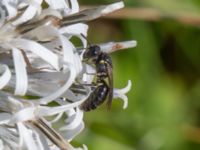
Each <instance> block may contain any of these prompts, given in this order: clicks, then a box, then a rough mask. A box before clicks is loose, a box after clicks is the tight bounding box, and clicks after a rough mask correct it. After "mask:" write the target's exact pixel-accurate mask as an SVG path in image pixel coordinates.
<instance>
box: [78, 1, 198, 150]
mask: <svg viewBox="0 0 200 150" xmlns="http://www.w3.org/2000/svg"><path fill="white" fill-rule="evenodd" d="M112 2H113V1H111V0H101V1H92V0H84V1H83V0H82V1H81V4H85V5H88V4H91V5H92V4H105V3H106V4H108V3H112ZM125 4H126V6H127V7H132V8H134V7H138V6H140V7H143V6H144V7H147V6H148V7H153V8H156V9H159V10H161V11H162V12H165V13H167V14H171V15H176V14H177V12H180V11H182V12H184V11H189V12H191V13H192V14H193V13H195V14H198V15H199V16H200V1H199V0H167V1H166V0H125ZM89 24H90V30H89V39H90V41H93V42H94V43H101V42H106V41H113V40H114V41H123V40H130V39H134V40H137V41H138V46H137V48H134V49H129V50H124V51H120V52H116V53H113V54H112V58H113V62H114V70H113V72H114V85H115V87H119V88H120V87H123V86H125V85H126V83H127V80H128V79H131V80H132V82H133V87H132V90H131V91H130V92H129V93H128V97H129V107H128V108H127V109H126V110H122V102H121V101H118V100H114V101H113V106H112V109H111V110H110V111H107V110H106V109H105V106H102V107H100V108H99V109H97V110H95V111H92V112H88V113H86V115H85V124H86V129H85V130H84V131H83V132H82V134H81V135H80V136H78V137H77V138H76V143H77V144H78V145H79V144H80V143H85V144H86V145H88V148H89V149H90V150H102V149H103V150H122V149H123V150H199V149H200V117H199V115H200V29H199V27H197V26H196V27H193V26H189V25H186V24H181V23H179V22H178V21H176V20H171V19H167V18H165V19H162V20H159V21H157V22H148V21H145V20H143V21H141V20H140V21H139V20H135V19H121V20H120V19H115V20H112V19H99V20H96V21H93V22H90V23H89Z"/></svg>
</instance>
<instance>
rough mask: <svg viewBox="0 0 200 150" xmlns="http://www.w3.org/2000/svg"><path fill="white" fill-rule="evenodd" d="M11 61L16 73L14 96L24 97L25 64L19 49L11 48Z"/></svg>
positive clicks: (26, 85) (25, 86)
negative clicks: (12, 60)
mask: <svg viewBox="0 0 200 150" xmlns="http://www.w3.org/2000/svg"><path fill="white" fill-rule="evenodd" d="M12 53H13V59H14V65H15V72H16V87H15V95H22V96H23V95H25V94H26V91H27V88H28V76H27V72H26V63H25V61H24V57H23V55H22V52H21V51H20V50H19V49H16V48H13V49H12Z"/></svg>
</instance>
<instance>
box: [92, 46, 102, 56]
mask: <svg viewBox="0 0 200 150" xmlns="http://www.w3.org/2000/svg"><path fill="white" fill-rule="evenodd" d="M100 51H101V50H100V47H99V46H97V45H94V46H92V47H91V52H92V55H93V56H96V55H98V54H99V53H100Z"/></svg>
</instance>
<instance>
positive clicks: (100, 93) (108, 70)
mask: <svg viewBox="0 0 200 150" xmlns="http://www.w3.org/2000/svg"><path fill="white" fill-rule="evenodd" d="M82 36H83V37H84V38H86V37H85V36H84V35H82ZM88 43H89V42H88ZM83 58H84V59H85V60H86V62H89V61H91V62H92V63H93V64H94V66H95V68H96V83H95V84H96V88H95V89H94V91H93V92H92V94H91V95H90V96H89V97H88V99H87V100H86V101H85V102H84V103H83V104H82V105H81V106H80V108H81V109H82V110H84V111H90V110H93V109H96V108H97V107H98V106H99V105H101V104H102V103H103V102H104V101H105V100H106V99H107V98H108V101H107V106H108V108H110V107H111V104H112V99H113V73H112V70H113V65H112V59H111V57H110V56H109V55H108V54H107V53H105V52H102V51H101V48H100V46H98V45H91V44H90V43H89V47H88V48H87V50H86V51H85V53H84V54H83ZM106 79H108V83H106Z"/></svg>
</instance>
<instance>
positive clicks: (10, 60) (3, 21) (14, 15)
mask: <svg viewBox="0 0 200 150" xmlns="http://www.w3.org/2000/svg"><path fill="white" fill-rule="evenodd" d="M44 5H45V6H46V8H44V7H43V6H44ZM123 6H124V5H123V2H117V3H114V4H110V5H107V6H100V7H98V8H92V9H88V10H83V11H79V5H78V2H77V0H56V1H55V0H1V1H0V89H1V91H0V149H2V150H13V149H14V150H16V149H27V150H57V149H63V150H72V149H76V148H74V147H73V146H72V145H70V144H69V142H70V141H71V140H72V139H73V138H74V137H75V136H76V135H77V134H79V133H80V131H81V130H82V129H83V128H84V122H83V111H82V110H80V109H79V106H80V104H82V103H83V102H84V101H85V100H87V98H88V96H89V95H90V94H91V92H92V91H91V88H90V86H86V85H85V84H91V83H92V81H93V78H94V76H93V75H88V74H87V73H88V72H91V71H93V72H94V71H95V68H93V67H92V66H90V65H88V64H85V63H84V62H83V61H82V59H83V53H84V51H85V50H86V47H87V41H86V39H85V38H84V37H83V36H85V37H87V30H88V25H86V24H84V22H86V21H89V20H92V19H96V18H98V17H100V16H102V15H105V14H107V13H110V12H112V11H115V10H117V9H120V8H122V7H123ZM82 35H83V36H82ZM74 36H75V37H77V38H79V39H80V40H81V42H82V46H81V47H82V48H80V47H79V48H76V46H75V45H74V44H73V43H72V40H71V38H72V37H74ZM119 45H120V46H119ZM134 46H136V42H135V41H128V42H119V43H114V42H111V43H105V44H100V47H101V49H102V51H104V52H107V53H110V52H112V51H114V50H115V49H119V48H128V47H134ZM76 83H79V84H76ZM81 85H82V86H81ZM84 85H85V86H84ZM130 88H131V82H130V81H129V82H128V85H127V87H126V88H124V89H121V90H120V89H114V91H113V93H114V94H113V97H114V98H118V97H119V98H122V99H123V100H124V102H125V103H124V108H126V107H127V97H126V95H125V94H126V93H127V92H128V91H129V90H130ZM76 90H78V91H81V90H82V92H75V91H76ZM62 97H64V98H63V99H62ZM58 121H63V123H62V126H59V127H58V126H57V127H56V128H53V125H54V124H56V123H57V122H58ZM78 149H81V148H78ZM83 149H87V148H86V147H85V146H83Z"/></svg>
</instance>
